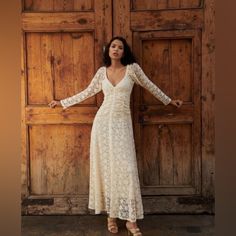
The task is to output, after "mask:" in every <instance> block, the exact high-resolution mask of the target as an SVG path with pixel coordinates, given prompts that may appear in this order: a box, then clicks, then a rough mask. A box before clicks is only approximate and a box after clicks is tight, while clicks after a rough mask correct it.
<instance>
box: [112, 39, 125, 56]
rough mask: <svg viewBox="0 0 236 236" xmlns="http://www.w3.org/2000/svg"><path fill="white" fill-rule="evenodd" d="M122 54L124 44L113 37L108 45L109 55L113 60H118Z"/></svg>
mask: <svg viewBox="0 0 236 236" xmlns="http://www.w3.org/2000/svg"><path fill="white" fill-rule="evenodd" d="M123 54H124V45H123V43H122V41H120V40H118V39H115V40H113V41H112V43H111V45H110V47H109V56H110V58H111V59H113V60H120V59H121V58H122V56H123Z"/></svg>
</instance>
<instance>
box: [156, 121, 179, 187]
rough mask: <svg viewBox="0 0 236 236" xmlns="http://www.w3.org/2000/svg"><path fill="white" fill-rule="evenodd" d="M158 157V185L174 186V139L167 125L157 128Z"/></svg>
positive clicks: (170, 127) (171, 130)
mask: <svg viewBox="0 0 236 236" xmlns="http://www.w3.org/2000/svg"><path fill="white" fill-rule="evenodd" d="M158 132H159V135H158V140H159V144H158V147H159V152H158V153H159V155H160V157H159V158H160V185H170V184H172V185H173V184H174V165H175V153H174V145H175V143H174V139H173V129H172V126H169V125H161V124H160V125H159V126H158Z"/></svg>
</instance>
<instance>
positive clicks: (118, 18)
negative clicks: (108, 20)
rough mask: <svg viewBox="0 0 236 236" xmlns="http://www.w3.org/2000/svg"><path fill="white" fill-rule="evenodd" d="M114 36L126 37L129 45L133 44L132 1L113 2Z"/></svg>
mask: <svg viewBox="0 0 236 236" xmlns="http://www.w3.org/2000/svg"><path fill="white" fill-rule="evenodd" d="M113 9H115V11H113V22H114V24H113V26H112V28H113V36H117V35H120V36H122V37H124V38H125V39H126V40H127V42H128V44H129V45H131V43H132V34H131V30H130V1H125V0H122V1H121V0H114V1H113Z"/></svg>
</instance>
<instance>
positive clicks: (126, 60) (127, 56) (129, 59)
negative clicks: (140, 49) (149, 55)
mask: <svg viewBox="0 0 236 236" xmlns="http://www.w3.org/2000/svg"><path fill="white" fill-rule="evenodd" d="M115 39H117V40H120V41H121V42H122V43H123V45H124V55H123V56H122V58H121V60H120V61H121V64H123V65H124V66H126V65H128V64H132V63H134V62H136V59H135V57H134V55H133V53H132V51H131V49H130V46H129V45H128V43H127V42H126V40H125V39H124V38H123V37H121V36H115V37H113V38H112V39H111V40H110V42H109V43H108V44H107V45H106V47H105V50H104V52H103V63H104V64H105V66H106V67H108V66H110V65H111V58H110V56H109V48H110V46H111V43H112V42H113V41H114V40H115Z"/></svg>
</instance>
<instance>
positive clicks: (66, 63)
mask: <svg viewBox="0 0 236 236" xmlns="http://www.w3.org/2000/svg"><path fill="white" fill-rule="evenodd" d="M22 7H23V12H22V200H23V202H22V205H23V207H22V211H23V214H77V213H86V212H87V211H88V209H87V201H88V184H89V178H88V177H89V142H90V132H91V125H92V122H93V118H94V115H95V114H96V112H97V110H98V108H99V106H100V105H101V102H102V99H103V95H102V93H99V94H98V95H97V96H94V97H92V98H89V99H87V100H86V101H84V102H81V103H80V104H78V105H76V106H73V107H72V108H70V109H69V110H66V111H65V110H64V111H63V110H62V108H60V107H57V108H55V109H50V108H49V107H48V105H47V104H48V103H49V102H50V101H51V100H52V99H57V100H59V99H62V98H65V97H68V96H71V95H73V94H75V93H77V92H79V91H81V90H83V89H84V88H85V87H86V86H87V85H88V84H89V82H90V80H91V79H92V77H93V75H94V73H95V71H96V70H97V68H98V67H99V66H101V64H102V57H101V56H98V55H102V50H103V46H104V42H107V41H108V40H109V39H110V38H111V36H112V25H111V21H108V20H107V19H111V9H112V8H111V1H107V0H96V1H93V0H68V1H56V0H45V1H42V0H33V1H31V0H24V1H23V4H22ZM95 55H96V56H95Z"/></svg>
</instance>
